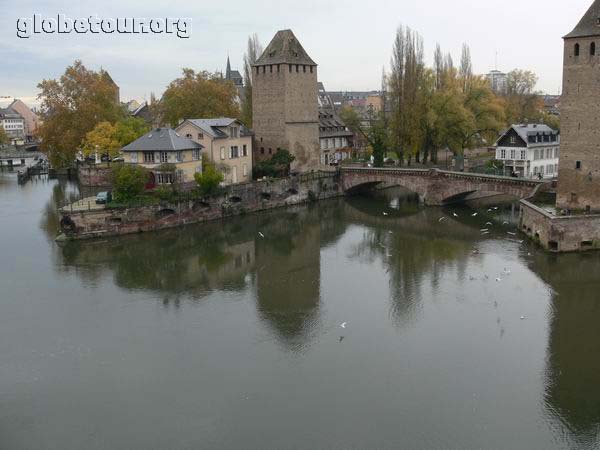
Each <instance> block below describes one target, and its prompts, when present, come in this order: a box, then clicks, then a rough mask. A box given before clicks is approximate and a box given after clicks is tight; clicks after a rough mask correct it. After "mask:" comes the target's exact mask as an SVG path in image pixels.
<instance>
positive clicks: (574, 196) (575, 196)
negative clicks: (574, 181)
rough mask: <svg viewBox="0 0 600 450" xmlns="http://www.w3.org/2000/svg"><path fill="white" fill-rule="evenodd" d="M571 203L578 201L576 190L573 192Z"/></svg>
mask: <svg viewBox="0 0 600 450" xmlns="http://www.w3.org/2000/svg"><path fill="white" fill-rule="evenodd" d="M571 203H577V194H576V193H575V192H571Z"/></svg>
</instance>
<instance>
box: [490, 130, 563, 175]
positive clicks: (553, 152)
mask: <svg viewBox="0 0 600 450" xmlns="http://www.w3.org/2000/svg"><path fill="white" fill-rule="evenodd" d="M559 152H560V135H559V133H558V131H556V130H553V129H552V128H550V127H549V126H547V125H544V124H528V125H513V126H511V127H510V128H509V129H508V130H506V131H505V132H504V133H503V134H502V135H501V136H500V138H499V139H498V140H497V141H496V159H497V160H500V161H502V162H503V164H504V175H507V176H510V175H513V176H517V177H520V178H534V179H542V178H554V177H556V176H557V174H558V158H559Z"/></svg>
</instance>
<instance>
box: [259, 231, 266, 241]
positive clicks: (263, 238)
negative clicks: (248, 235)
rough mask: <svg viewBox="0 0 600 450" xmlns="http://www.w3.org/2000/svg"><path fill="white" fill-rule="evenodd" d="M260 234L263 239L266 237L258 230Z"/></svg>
mask: <svg viewBox="0 0 600 450" xmlns="http://www.w3.org/2000/svg"><path fill="white" fill-rule="evenodd" d="M258 235H259V236H260V237H261V238H263V239H264V237H265V235H264V234H262V233H261V232H260V231H259V232H258Z"/></svg>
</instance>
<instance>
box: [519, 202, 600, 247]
mask: <svg viewBox="0 0 600 450" xmlns="http://www.w3.org/2000/svg"><path fill="white" fill-rule="evenodd" d="M519 224H520V227H521V231H522V232H523V233H525V234H527V236H529V237H530V238H531V239H533V240H534V241H536V242H538V243H539V244H540V245H541V246H542V247H544V248H545V249H546V250H548V251H550V252H555V253H561V252H577V251H587V250H598V249H600V214H588V215H569V216H556V215H553V214H551V213H549V212H548V211H546V210H545V209H543V208H541V207H539V206H536V205H534V204H533V203H531V202H529V201H527V200H521V212H520V219H519Z"/></svg>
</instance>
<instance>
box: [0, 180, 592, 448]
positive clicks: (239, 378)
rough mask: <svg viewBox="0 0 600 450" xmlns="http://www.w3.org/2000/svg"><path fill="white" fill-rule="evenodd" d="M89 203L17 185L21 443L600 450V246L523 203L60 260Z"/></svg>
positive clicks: (1, 423)
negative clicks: (66, 234)
mask: <svg viewBox="0 0 600 450" xmlns="http://www.w3.org/2000/svg"><path fill="white" fill-rule="evenodd" d="M77 195H79V193H78V188H77V186H76V185H75V184H73V183H70V182H66V181H61V182H58V181H56V180H47V179H45V178H41V179H34V180H33V181H31V182H29V183H27V184H26V185H24V186H18V185H17V181H16V175H15V174H12V173H7V172H2V173H0V243H1V250H0V285H1V286H2V287H1V291H0V292H1V295H0V374H1V376H0V449H3V450H4V449H7V450H21V449H36V450H37V449H57V450H58V449H60V450H69V449H113V450H114V449H128V450H131V449H144V450H148V449H192V448H193V449H200V448H203V449H204V448H207V449H212V448H214V449H238V448H244V449H367V448H373V449H375V448H377V449H398V448H403V449H461V450H467V449H526V450H533V449H544V450H548V449H590V450H591V449H598V448H600V294H599V293H600V254H598V253H591V254H585V255H583V254H573V255H560V256H557V255H549V254H546V253H544V252H543V251H542V250H540V249H538V248H537V247H536V246H535V245H533V244H531V243H529V242H520V241H519V240H520V239H521V237H520V236H519V235H517V236H513V235H511V234H509V233H514V232H515V231H516V221H517V213H516V210H515V209H514V205H510V204H507V205H502V206H501V207H500V208H498V209H497V210H494V209H491V210H489V208H487V207H480V208H478V209H472V208H470V207H467V206H461V207H458V206H457V207H451V208H445V209H441V208H424V207H421V206H419V204H418V202H416V201H415V199H414V198H413V197H412V196H410V195H408V194H406V193H403V192H401V191H399V190H396V189H391V190H388V191H384V192H380V193H378V194H376V195H373V196H363V197H353V198H347V199H334V200H328V201H324V202H321V203H318V204H313V205H303V206H298V207H292V208H289V209H280V210H275V211H271V212H268V213H262V214H256V215H247V216H244V217H238V218H235V219H231V220H228V221H225V222H214V223H208V224H202V225H194V226H188V227H185V228H178V229H172V230H165V231H162V232H157V233H147V234H140V235H133V236H124V237H119V238H111V239H105V240H96V241H89V242H72V243H68V244H65V245H61V246H59V245H57V244H56V243H55V242H54V237H55V236H56V234H57V229H58V218H57V214H56V205H57V204H58V203H61V202H63V201H64V199H65V198H66V197H69V196H73V197H76V196H77ZM384 213H385V214H384ZM475 213H477V215H476V216H474V214H475ZM441 217H445V219H444V220H442V221H440V218H441ZM487 222H490V223H492V225H486V223H487ZM505 222H507V223H505ZM486 228H487V229H489V230H490V233H489V234H483V233H482V232H481V231H480V230H481V229H486ZM342 324H343V325H345V327H342Z"/></svg>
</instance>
